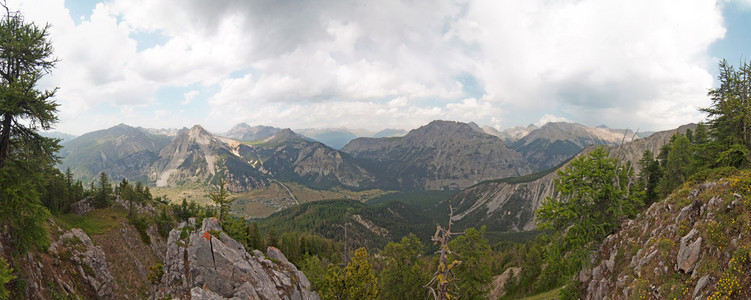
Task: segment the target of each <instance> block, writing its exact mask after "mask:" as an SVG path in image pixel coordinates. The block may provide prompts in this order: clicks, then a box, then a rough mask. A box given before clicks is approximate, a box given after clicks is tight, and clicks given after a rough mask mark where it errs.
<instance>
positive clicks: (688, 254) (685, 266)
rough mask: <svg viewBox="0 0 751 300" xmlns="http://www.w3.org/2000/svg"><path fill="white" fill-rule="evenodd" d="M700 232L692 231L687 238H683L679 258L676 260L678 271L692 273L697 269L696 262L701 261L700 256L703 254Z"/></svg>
mask: <svg viewBox="0 0 751 300" xmlns="http://www.w3.org/2000/svg"><path fill="white" fill-rule="evenodd" d="M698 234H699V231H698V230H696V229H695V228H694V229H691V231H690V232H689V233H688V234H686V236H684V237H682V238H681V242H680V243H681V247H680V249H679V250H678V257H677V259H676V261H677V262H676V270H677V271H683V272H684V273H690V272H691V271H693V270H694V267H696V262H697V261H698V260H699V254H700V252H701V241H702V238H701V237H698V238H697V239H696V240H694V237H696V236H697V235H698Z"/></svg>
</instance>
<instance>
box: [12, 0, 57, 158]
mask: <svg viewBox="0 0 751 300" xmlns="http://www.w3.org/2000/svg"><path fill="white" fill-rule="evenodd" d="M2 6H3V8H5V10H6V15H5V16H3V18H2V20H0V168H4V167H5V166H6V165H7V163H8V160H9V159H14V152H17V151H18V150H19V149H18V147H19V146H21V145H22V146H23V148H25V149H24V152H26V153H27V154H32V156H33V157H36V158H41V157H45V158H46V159H47V160H51V159H54V158H55V152H56V151H57V150H58V149H59V146H58V145H57V143H58V140H56V139H49V138H45V137H42V136H41V135H39V133H38V132H37V131H38V130H40V129H41V130H47V129H50V128H51V127H52V124H54V123H55V122H57V116H56V115H55V113H56V112H57V106H58V104H56V103H55V102H54V101H53V100H52V97H53V96H54V94H55V91H56V89H55V90H52V91H40V90H37V89H36V85H37V83H38V82H39V80H40V79H41V78H42V77H43V76H44V75H46V74H47V73H49V71H50V70H51V69H52V68H54V66H55V63H56V62H57V60H56V59H55V58H53V57H52V43H51V42H50V41H49V40H48V35H49V32H48V29H49V25H46V26H44V27H39V26H37V25H36V24H34V23H26V22H25V21H24V18H23V15H21V13H20V12H11V11H10V10H9V9H8V7H7V6H5V4H4V3H3V4H2ZM14 147H16V149H14ZM15 158H20V157H15Z"/></svg>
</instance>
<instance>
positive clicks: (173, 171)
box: [148, 125, 268, 192]
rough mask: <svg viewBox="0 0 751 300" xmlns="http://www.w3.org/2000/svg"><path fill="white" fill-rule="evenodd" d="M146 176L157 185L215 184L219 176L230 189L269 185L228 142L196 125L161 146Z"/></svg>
mask: <svg viewBox="0 0 751 300" xmlns="http://www.w3.org/2000/svg"><path fill="white" fill-rule="evenodd" d="M148 175H149V179H150V181H153V182H155V183H156V186H158V187H163V186H169V185H182V184H185V183H188V182H194V183H199V184H207V183H212V184H218V177H219V176H221V177H222V178H223V179H224V181H226V182H227V190H229V191H232V192H242V191H247V190H250V189H253V188H256V187H259V186H265V185H267V184H268V179H267V177H266V175H265V174H263V173H261V172H260V171H259V170H257V169H256V168H254V167H253V166H252V165H251V164H250V163H248V162H247V161H245V160H243V159H240V158H239V157H237V156H236V155H235V154H234V153H233V152H232V150H231V149H230V147H229V146H227V144H225V143H224V142H222V141H221V140H220V139H219V138H217V137H215V136H214V135H212V134H211V133H209V132H208V131H206V130H205V129H203V127H201V126H199V125H195V126H193V128H191V129H190V130H188V131H186V132H183V133H181V134H180V135H178V136H177V137H175V139H174V140H173V141H172V143H170V144H169V145H167V146H166V147H164V148H163V149H162V150H161V151H160V152H159V159H158V160H156V161H155V162H154V163H153V164H152V165H151V167H149V170H148Z"/></svg>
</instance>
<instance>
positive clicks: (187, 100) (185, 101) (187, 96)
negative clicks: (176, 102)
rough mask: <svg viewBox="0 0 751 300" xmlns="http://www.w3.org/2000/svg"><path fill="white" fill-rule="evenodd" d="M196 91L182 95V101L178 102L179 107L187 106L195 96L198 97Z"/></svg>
mask: <svg viewBox="0 0 751 300" xmlns="http://www.w3.org/2000/svg"><path fill="white" fill-rule="evenodd" d="M198 93H199V92H198V90H191V91H189V92H187V93H185V94H183V101H181V102H180V105H188V104H190V101H191V100H193V98H195V97H196V96H198Z"/></svg>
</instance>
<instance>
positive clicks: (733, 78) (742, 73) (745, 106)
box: [700, 59, 751, 167]
mask: <svg viewBox="0 0 751 300" xmlns="http://www.w3.org/2000/svg"><path fill="white" fill-rule="evenodd" d="M719 68H720V74H719V75H718V77H717V80H718V81H719V83H720V86H719V87H718V88H716V89H711V90H709V93H708V95H709V96H710V98H711V100H712V105H711V106H710V107H707V108H701V109H700V110H701V111H704V112H706V113H708V114H709V116H708V117H709V121H708V125H709V127H710V129H711V133H712V136H713V137H714V143H715V145H716V150H717V153H718V155H717V161H716V163H717V164H718V165H720V166H736V167H739V166H743V165H746V164H747V163H748V162H749V154H751V151H749V147H750V146H751V64H749V63H748V62H744V63H742V64H741V66H740V67H739V68H738V69H737V70H736V69H735V68H734V67H733V66H731V65H729V64H728V63H727V61H726V60H724V59H723V60H722V61H721V62H720V65H719Z"/></svg>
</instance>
